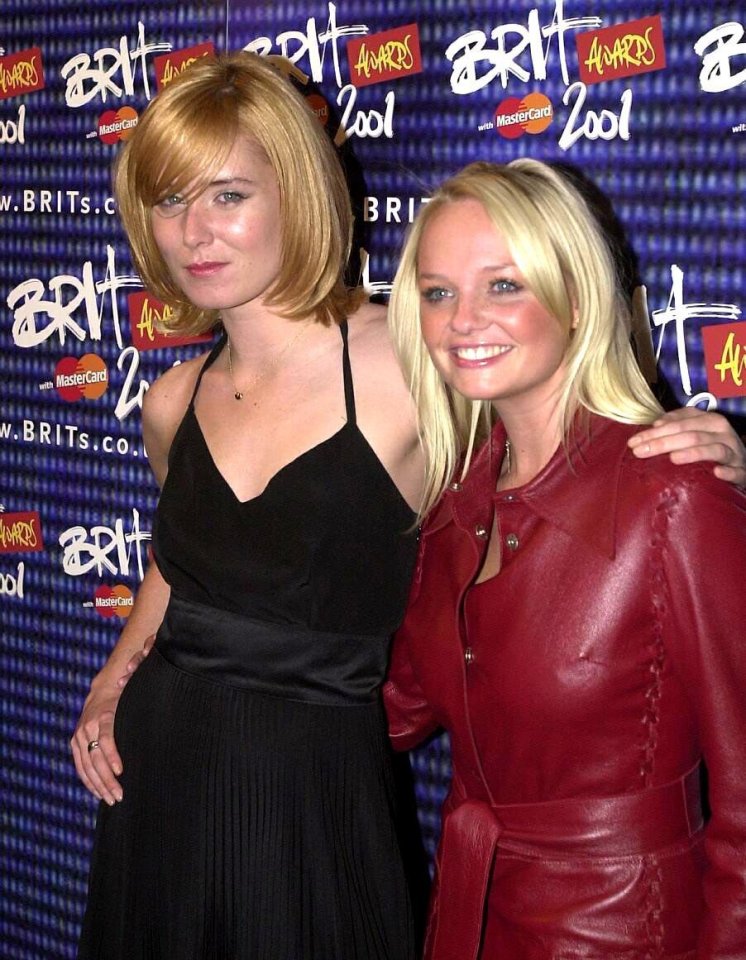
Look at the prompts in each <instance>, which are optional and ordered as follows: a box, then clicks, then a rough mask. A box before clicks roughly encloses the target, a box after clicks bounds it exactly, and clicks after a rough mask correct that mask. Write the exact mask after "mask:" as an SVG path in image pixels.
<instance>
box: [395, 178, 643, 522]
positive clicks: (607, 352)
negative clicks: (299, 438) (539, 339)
mask: <svg viewBox="0 0 746 960" xmlns="http://www.w3.org/2000/svg"><path fill="white" fill-rule="evenodd" d="M466 199H471V200H476V201H477V202H479V203H480V204H481V205H482V207H483V208H484V210H485V211H486V213H487V214H488V216H489V218H490V220H491V221H492V223H493V224H494V226H495V229H496V230H498V231H499V232H500V233H501V234H502V235H503V236H504V237H505V239H506V240H507V242H508V244H509V246H510V249H511V252H512V254H513V257H514V260H515V263H516V266H517V267H518V268H519V270H520V271H521V273H522V274H523V277H524V279H525V281H526V283H527V285H528V287H529V288H530V289H531V290H532V291H533V293H534V295H535V296H536V298H537V299H538V300H539V302H540V303H541V304H542V306H544V308H545V309H546V310H548V311H549V312H550V313H551V314H552V315H553V316H555V317H556V318H557V319H558V320H559V321H560V322H561V323H562V325H563V327H564V328H565V329H570V327H571V326H572V325H573V321H574V320H576V325H575V329H574V331H573V336H572V337H571V338H570V341H569V346H568V349H567V353H566V356H565V379H564V383H563V386H562V390H561V393H560V397H559V411H560V415H561V422H562V425H563V431H564V435H565V437H567V435H568V432H569V430H570V427H571V424H572V423H573V420H574V418H575V414H576V413H577V411H578V410H579V409H585V410H588V411H590V412H591V413H596V414H599V415H601V416H604V417H609V418H611V419H613V420H618V421H621V422H623V423H649V422H650V421H651V420H654V419H655V418H656V417H657V416H658V415H659V413H660V409H661V408H660V406H659V405H658V403H657V401H656V400H655V398H654V397H653V394H652V393H651V391H650V389H649V387H648V385H647V383H646V382H645V379H644V378H643V376H642V373H641V372H640V369H639V367H638V365H637V362H636V360H635V357H634V354H633V352H632V348H631V345H630V330H631V318H630V312H629V306H628V302H627V299H626V298H625V297H624V295H623V293H622V291H621V290H620V287H619V283H618V280H617V273H616V270H615V268H614V262H613V260H612V256H611V253H610V250H609V246H608V244H607V242H606V239H605V238H604V236H603V234H602V233H601V229H600V227H599V225H598V222H597V220H596V218H595V216H594V215H593V213H592V212H591V210H590V209H589V207H588V205H587V203H586V201H585V200H584V198H583V196H582V195H581V194H580V192H579V191H578V190H577V189H576V187H575V186H574V185H572V184H571V183H570V182H569V181H568V179H567V178H566V177H565V176H563V175H561V174H560V173H559V172H557V171H556V170H554V169H553V168H552V167H550V166H548V165H547V164H545V163H541V162H539V161H537V160H528V159H521V160H514V161H513V162H511V163H508V164H506V165H500V164H493V163H481V162H480V163H472V164H470V165H469V166H467V167H465V168H464V169H463V170H461V171H460V172H459V173H457V174H456V175H455V176H453V177H451V178H450V179H448V180H446V181H445V183H443V184H442V185H441V186H440V187H439V188H438V189H437V190H436V191H435V193H434V194H433V196H432V198H431V199H430V201H429V202H428V203H427V205H426V206H425V207H423V208H422V209H421V211H420V213H419V215H418V217H417V219H416V220H415V222H414V223H413V224H412V227H411V228H410V230H409V233H408V236H407V239H406V242H405V244H404V249H403V251H402V255H401V259H400V261H399V268H398V270H397V273H396V277H395V279H394V287H393V291H392V295H391V302H390V305H389V325H390V329H391V334H392V338H393V342H394V347H395V349H396V352H397V354H398V356H399V360H400V363H401V366H402V369H403V371H404V375H405V378H406V379H407V381H408V382H409V385H410V389H411V391H412V395H413V397H414V400H415V404H416V406H417V413H418V422H419V430H420V436H421V439H422V444H423V448H424V454H425V491H424V495H423V503H422V507H421V511H420V513H421V515H424V514H425V513H427V511H428V510H429V509H430V508H431V507H432V506H433V505H434V503H435V502H436V501H437V499H438V498H439V496H440V494H441V493H442V492H443V490H444V489H445V487H446V486H447V485H448V483H449V482H450V481H451V479H452V477H453V475H454V471H455V469H456V466H457V464H458V463H459V461H460V460H461V459H462V457H463V455H464V453H465V452H466V451H469V453H470V451H471V448H472V446H473V444H474V443H475V440H476V441H477V442H478V440H479V439H480V438H481V437H483V436H484V434H485V426H484V425H485V424H488V423H489V413H490V409H489V408H490V405H489V403H488V402H487V401H474V402H472V401H469V400H466V399H465V398H464V397H462V396H460V395H459V394H458V393H456V392H455V391H454V390H452V389H451V388H450V387H449V386H448V385H447V384H445V383H444V382H443V380H442V379H441V377H440V374H439V373H438V371H437V370H436V368H435V365H434V364H433V362H432V360H431V359H430V355H429V353H428V351H427V348H426V347H425V344H424V341H423V339H422V335H421V332H420V295H419V289H418V282H417V281H418V276H417V256H418V250H419V245H420V241H421V239H422V235H423V232H424V230H425V228H426V227H427V224H428V223H429V222H430V220H431V219H432V218H433V217H434V216H436V214H437V213H438V211H439V210H440V209H441V208H442V207H444V206H445V205H446V204H450V203H456V202H458V201H461V200H466ZM468 455H469V454H468V453H467V459H468ZM467 466H468V464H467Z"/></svg>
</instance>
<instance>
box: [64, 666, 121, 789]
mask: <svg viewBox="0 0 746 960" xmlns="http://www.w3.org/2000/svg"><path fill="white" fill-rule="evenodd" d="M109 669H110V668H109ZM121 695H122V688H121V687H120V686H119V685H118V684H117V683H115V682H112V681H111V680H109V679H108V675H106V668H104V670H102V671H101V673H99V674H98V676H96V677H95V678H94V680H93V683H92V684H91V689H90V692H89V694H88V696H87V697H86V700H85V703H84V704H83V709H82V711H81V714H80V718H79V720H78V723H77V726H76V727H75V732H74V733H73V736H72V739H71V741H70V746H71V748H72V752H73V758H74V760H75V769H76V770H77V771H78V776H79V777H80V779H81V780H82V781H83V784H84V785H85V787H86V788H87V789H88V790H90V791H91V793H92V794H93V796H94V797H96V798H97V799H98V800H105V801H106V803H108V804H109V806H113V805H114V804H115V803H116V802H117V801H118V800H121V799H122V796H123V794H122V787H121V785H120V783H119V781H118V780H117V777H118V776H119V775H120V774H121V772H122V758H121V757H120V756H119V753H118V751H117V747H116V744H115V743H114V714H115V712H116V709H117V704H118V703H119V697H120V696H121Z"/></svg>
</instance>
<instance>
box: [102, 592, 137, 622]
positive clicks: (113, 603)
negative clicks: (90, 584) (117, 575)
mask: <svg viewBox="0 0 746 960" xmlns="http://www.w3.org/2000/svg"><path fill="white" fill-rule="evenodd" d="M134 602H135V601H134V597H133V596H132V591H131V590H130V588H129V587H125V586H124V584H118V585H117V586H116V587H106V586H103V585H102V586H100V587H98V589H97V590H96V592H95V594H94V595H93V606H94V607H95V608H96V612H97V613H100V614H101V616H102V617H107V618H108V617H128V616H129V615H130V613H132V605H133V603H134Z"/></svg>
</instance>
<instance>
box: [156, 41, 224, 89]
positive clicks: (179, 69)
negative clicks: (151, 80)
mask: <svg viewBox="0 0 746 960" xmlns="http://www.w3.org/2000/svg"><path fill="white" fill-rule="evenodd" d="M211 53H215V46H214V44H213V43H212V41H210V40H208V41H207V42H205V43H198V44H196V45H195V46H193V47H187V48H186V50H172V51H171V52H170V53H162V54H161V55H160V56H159V57H155V58H154V60H153V65H154V67H155V85H156V87H157V88H158V90H162V89H163V87H165V86H167V85H168V84H169V83H171V81H172V80H173V79H174V77H178V75H179V74H180V73H183V72H184V71H185V70H186V68H187V67H189V66H191V64H193V63H194V61H195V60H199V58H200V57H206V56H208V54H211Z"/></svg>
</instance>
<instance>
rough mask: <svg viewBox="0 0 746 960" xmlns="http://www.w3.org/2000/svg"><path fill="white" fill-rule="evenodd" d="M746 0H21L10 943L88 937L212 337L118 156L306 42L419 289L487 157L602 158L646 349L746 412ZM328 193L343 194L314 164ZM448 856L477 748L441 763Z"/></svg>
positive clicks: (365, 190)
mask: <svg viewBox="0 0 746 960" xmlns="http://www.w3.org/2000/svg"><path fill="white" fill-rule="evenodd" d="M745 29H746V10H744V7H743V5H742V4H738V3H735V2H730V3H719V2H710V3H681V2H680V0H597V2H594V0H474V2H470V3H454V2H452V0H401V2H397V3H389V2H386V0H338V2H336V3H332V2H328V0H327V2H321V0H303V2H300V3H296V2H287V3H286V2H282V0H278V2H259V0H229V2H228V3H225V2H221V3H209V2H204V3H194V4H190V3H174V2H171V0H167V2H162V3H155V4H149V5H145V4H141V3H136V2H130V0H116V2H114V0H98V2H96V3H92V4H83V5H75V4H70V3H67V2H64V0H48V2H40V0H5V3H4V4H3V11H2V14H0V351H1V357H2V361H1V370H2V372H1V373H0V471H1V472H0V622H1V625H2V637H1V642H2V649H1V650H0V657H1V660H0V719H1V725H2V726H1V729H2V749H3V755H2V766H1V768H0V818H1V819H2V854H3V860H2V882H1V889H2V892H1V893H0V898H1V904H2V905H1V908H0V924H1V926H0V942H1V945H0V954H1V955H2V956H3V957H5V958H8V960H11V958H17V960H36V958H38V960H42V958H43V960H49V958H53V957H71V956H73V955H74V943H75V939H76V936H77V931H78V926H79V922H80V917H81V913H82V908H83V898H84V892H85V882H86V870H87V857H88V852H89V849H90V843H91V827H92V823H93V817H94V812H95V811H94V802H93V800H92V799H91V798H90V796H88V794H87V793H86V792H85V791H84V789H83V787H82V786H81V785H80V784H79V783H78V782H77V780H76V778H75V776H74V772H73V767H72V763H71V760H70V755H69V749H68V740H69V736H70V732H71V730H72V728H73V725H74V722H75V719H76V717H77V714H78V712H79V709H80V705H81V702H82V699H83V697H84V695H85V692H86V689H87V686H88V683H89V680H90V678H91V676H92V674H93V673H94V671H95V670H96V669H97V667H98V666H99V665H100V664H101V662H102V661H103V659H104V658H105V656H106V654H107V651H108V650H109V649H110V648H111V646H112V644H113V642H114V640H115V637H116V635H117V631H118V630H119V629H120V628H121V626H122V624H123V622H124V620H125V618H126V617H127V616H128V614H129V612H130V610H131V605H132V598H133V595H134V593H135V592H136V590H137V587H138V583H139V582H140V580H141V578H142V576H143V571H144V569H145V567H146V564H147V562H148V549H149V543H150V537H151V533H150V531H151V522H152V515H153V508H154V505H155V501H156V496H157V491H156V487H155V484H154V481H153V479H152V477H151V475H150V473H149V471H148V467H147V463H146V460H145V454H144V450H143V446H142V440H141V437H140V409H141V404H142V398H143V395H144V393H145V391H146V390H147V389H148V385H149V384H150V383H152V381H153V380H154V379H155V378H156V377H157V376H158V375H159V374H160V373H161V372H162V371H163V370H165V369H166V368H167V367H169V366H170V365H172V364H174V363H176V362H178V361H179V360H180V359H184V358H187V357H190V356H194V355H195V353H197V352H199V351H201V350H204V343H194V342H178V341H174V340H171V339H166V338H164V337H163V336H162V335H161V334H160V333H159V332H158V329H157V326H156V324H157V320H158V317H159V316H160V315H161V314H162V312H163V311H164V310H166V309H168V308H167V307H165V306H164V305H162V304H160V303H158V302H157V301H156V300H154V298H153V297H151V296H150V295H149V294H148V292H147V291H146V290H144V289H143V287H142V284H141V282H140V280H139V278H138V277H137V275H136V273H135V271H134V269H133V267H132V265H131V263H130V260H129V256H128V251H127V246H126V243H125V241H124V238H123V235H122V231H121V228H120V227H119V224H118V221H117V216H116V209H115V206H114V202H113V199H112V196H111V182H110V166H111V161H112V158H113V157H114V156H115V155H116V152H117V149H118V147H119V146H120V144H121V142H122V141H126V140H127V138H128V137H129V136H131V134H132V131H133V129H134V128H135V126H136V125H137V122H138V117H139V115H140V113H141V112H142V110H143V109H144V108H145V106H146V105H147V103H148V101H149V100H150V99H151V98H152V97H153V96H154V95H155V94H156V92H157V91H158V89H159V88H160V87H162V86H163V85H165V84H167V83H168V82H169V81H170V80H171V79H172V78H173V77H174V76H176V75H177V74H178V73H179V72H180V71H182V70H184V69H187V68H188V65H189V63H190V62H191V61H192V60H193V59H194V58H196V57H200V56H202V55H204V54H205V52H208V51H210V50H213V49H214V50H217V51H223V50H236V49H241V48H247V49H250V50H254V51H256V52H258V53H260V54H262V55H266V56H274V55H282V56H284V57H286V58H288V59H289V60H290V61H291V62H292V64H293V73H294V74H295V76H296V80H297V82H298V83H299V84H301V86H302V87H304V88H305V90H306V93H307V96H308V98H309V101H310V102H311V104H312V106H313V108H314V110H315V111H316V113H317V116H318V118H319V122H320V123H322V124H324V125H325V127H326V128H327V130H328V132H329V136H330V137H331V138H332V139H333V140H334V142H335V143H336V144H337V146H338V147H339V149H340V151H341V153H342V155H343V158H344V162H345V166H346V169H347V170H348V171H349V174H350V184H351V189H352V192H353V195H354V200H355V206H356V210H357V213H358V233H357V241H356V259H357V261H359V274H360V282H361V283H362V284H364V285H365V287H366V288H367V289H368V290H369V291H370V293H371V295H372V296H376V297H382V298H383V297H385V296H386V294H387V293H388V291H389V289H390V284H391V279H392V276H393V272H394V264H395V260H396V252H397V249H398V247H399V245H400V243H401V240H402V237H403V233H404V231H405V229H406V226H407V224H408V223H409V222H411V220H412V218H413V217H414V215H415V214H416V213H417V211H418V209H419V208H420V206H421V204H423V203H424V202H426V200H427V196H428V193H429V191H430V190H431V188H432V187H433V186H434V185H435V184H436V183H437V182H438V181H439V180H441V179H442V178H443V177H445V176H446V175H448V174H450V173H452V172H453V171H455V170H456V169H457V168H458V167H460V166H462V165H463V164H465V163H467V162H470V161H472V160H475V159H490V160H495V161H507V160H510V159H512V158H514V157H518V156H533V157H539V158H542V159H548V160H553V161H559V162H562V163H564V164H568V165H570V166H571V167H574V168H576V169H578V170H579V171H580V172H581V173H582V174H584V175H585V176H587V177H589V178H590V179H591V180H592V181H593V182H595V184H596V185H597V186H598V187H599V188H600V190H601V191H603V193H604V194H605V195H606V196H607V197H608V199H609V200H610V201H611V204H612V206H613V209H614V211H615V213H616V215H617V217H618V220H619V224H621V228H622V230H623V232H624V236H625V238H626V245H627V246H626V248H627V251H628V254H629V256H628V269H627V277H628V280H629V286H630V292H631V293H632V294H633V298H634V304H635V316H636V322H637V325H638V345H639V348H640V357H641V362H642V363H643V364H644V365H645V366H646V368H647V369H648V370H651V369H654V368H655V366H656V363H657V366H658V370H659V373H660V375H661V382H662V383H665V386H666V389H667V391H668V393H669V395H670V396H672V397H674V398H675V399H676V400H678V403H680V404H684V403H696V404H697V405H699V406H704V407H710V408H718V409H720V410H721V411H723V412H725V413H728V414H732V415H734V416H738V415H743V414H744V413H746V321H744V320H742V319H741V310H742V308H743V305H744V301H745V300H746V284H745V283H744V270H745V267H744V254H745V253H746V241H745V240H744V227H745V226H746V169H745V167H744V164H743V159H744V152H745V150H744V148H745V147H746V97H744V93H745V92H746V36H744V32H745ZM309 189H314V185H313V184H309ZM413 765H414V769H415V778H416V790H417V799H418V807H419V814H420V819H421V822H422V825H423V831H424V837H425V843H426V846H427V848H428V850H429V851H430V852H432V849H433V844H434V841H435V837H436V834H437V822H438V806H439V803H440V801H441V799H442V797H443V792H444V787H445V784H446V782H447V777H448V755H447V744H446V743H445V741H444V740H443V739H442V738H441V739H438V740H435V741H434V742H433V743H432V744H430V745H429V746H428V747H426V748H425V749H423V750H421V751H419V752H418V753H416V754H415V756H414V758H413Z"/></svg>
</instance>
